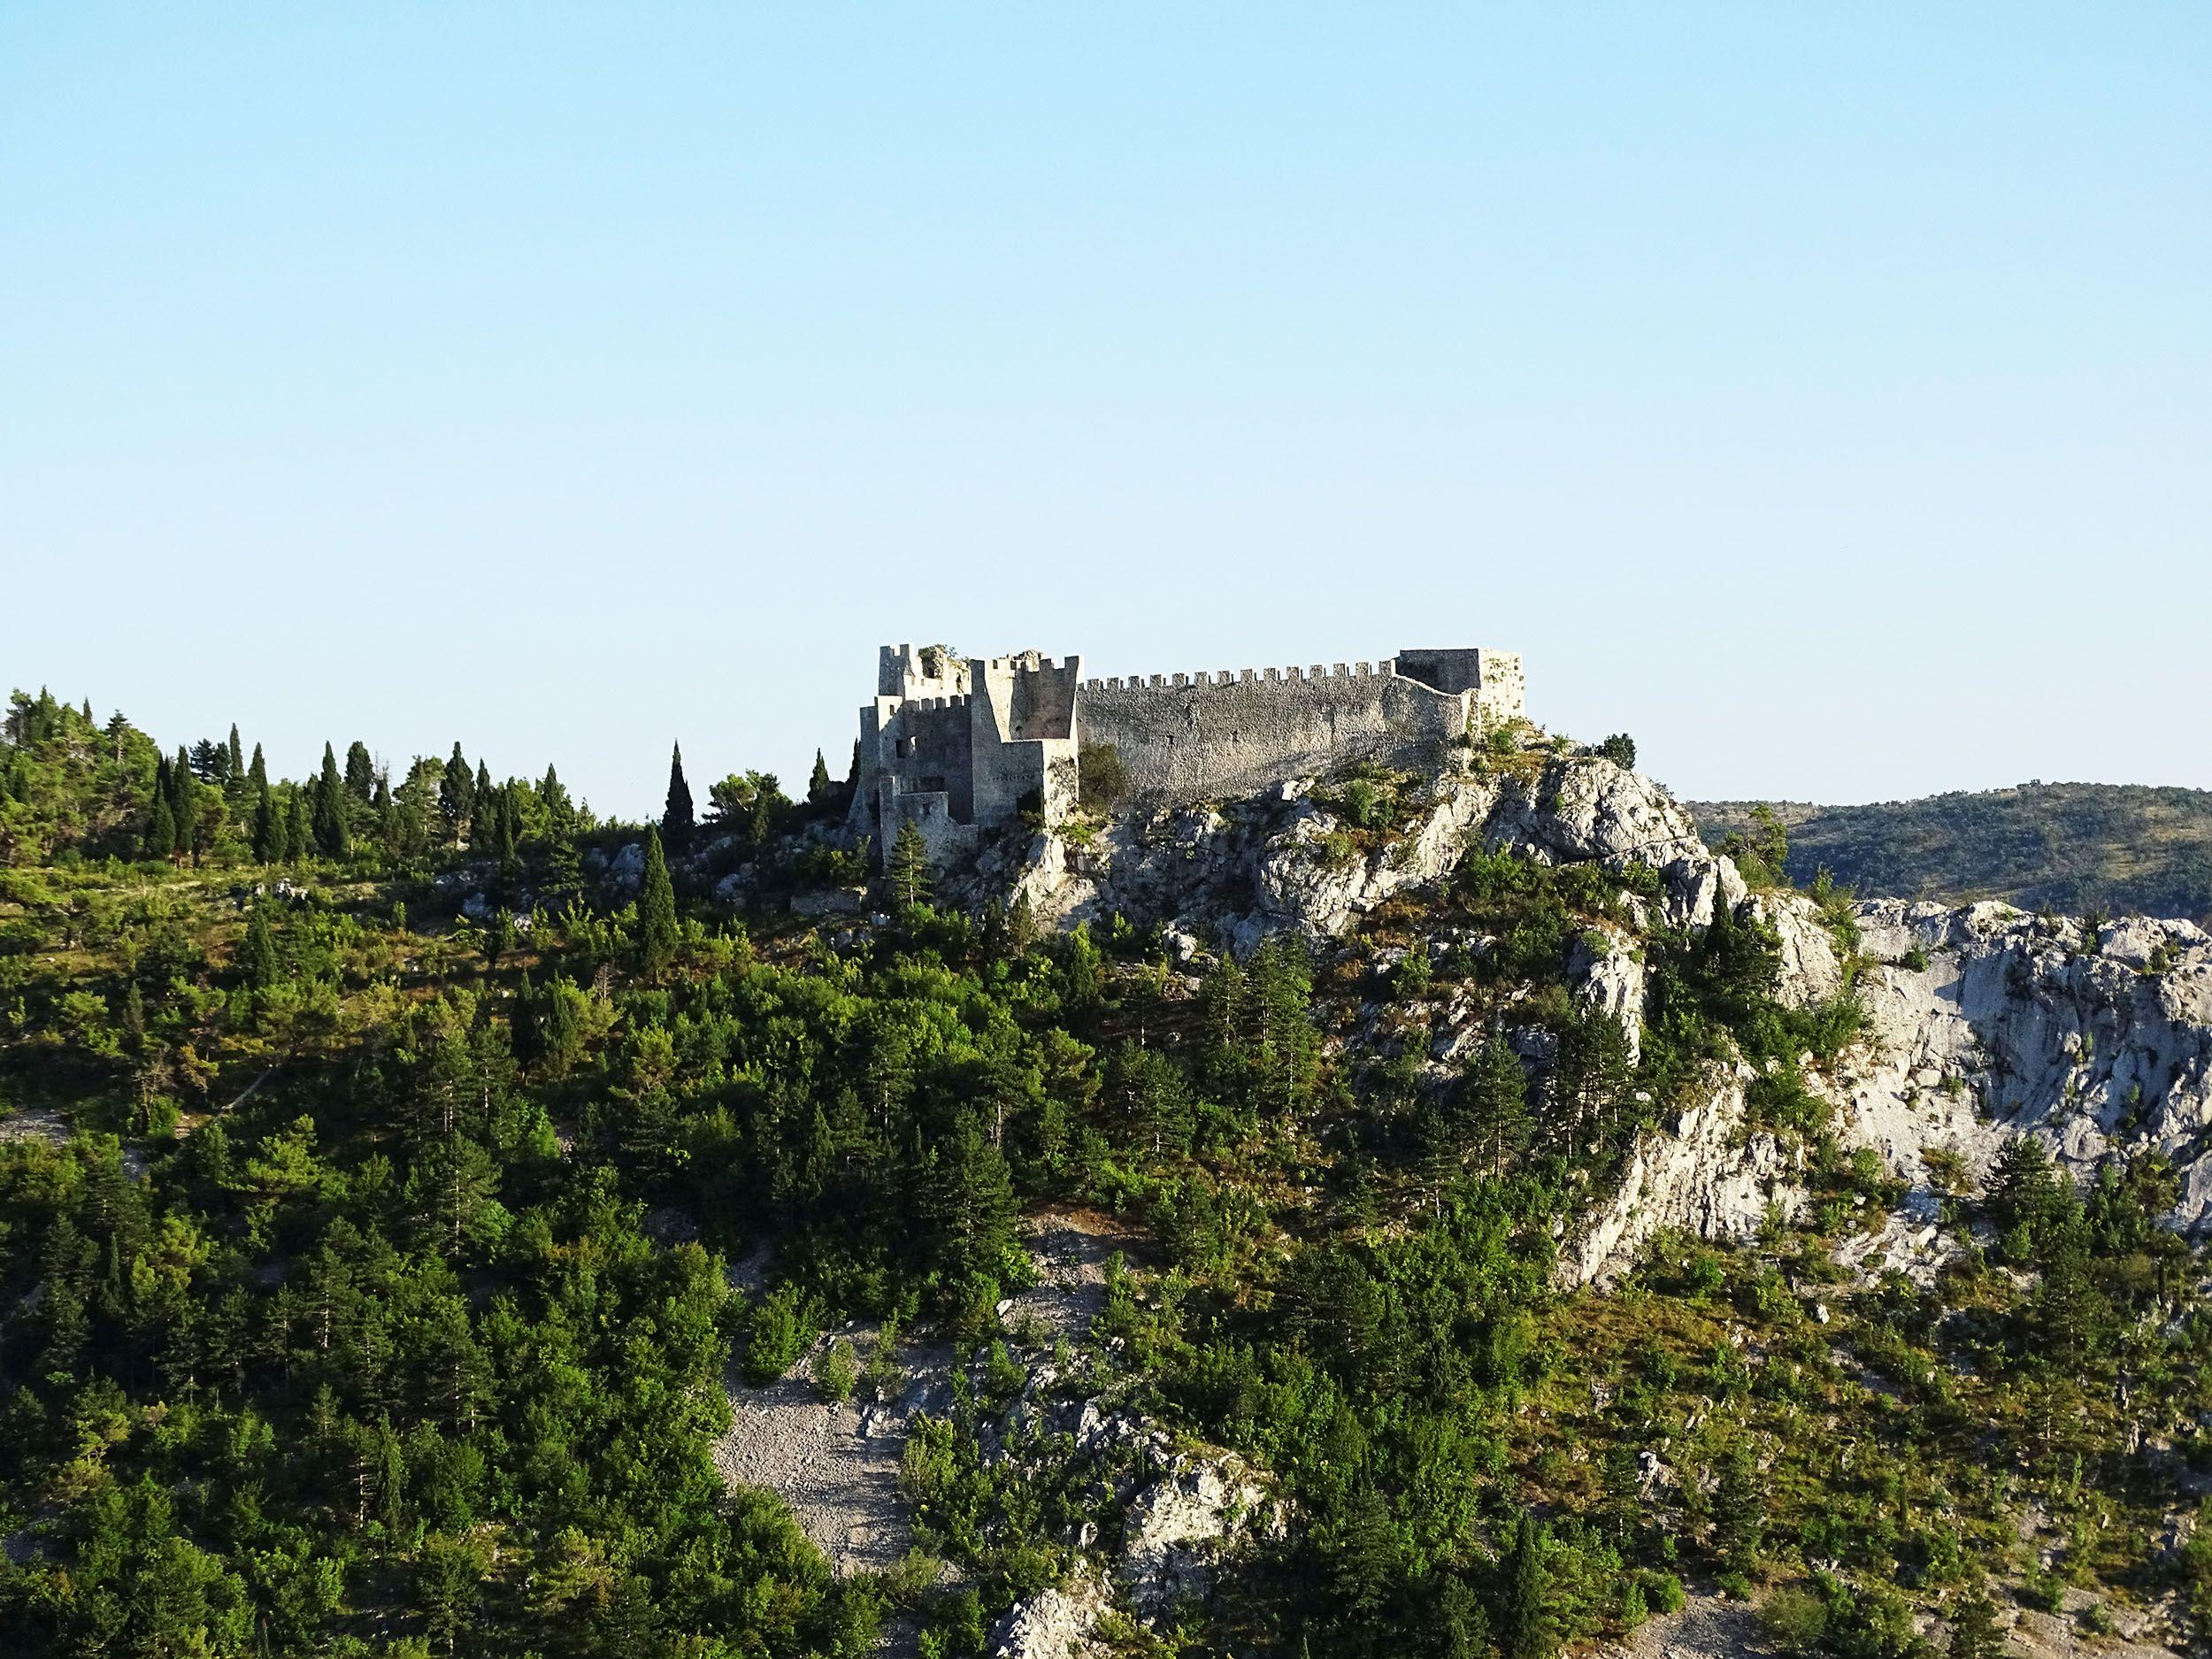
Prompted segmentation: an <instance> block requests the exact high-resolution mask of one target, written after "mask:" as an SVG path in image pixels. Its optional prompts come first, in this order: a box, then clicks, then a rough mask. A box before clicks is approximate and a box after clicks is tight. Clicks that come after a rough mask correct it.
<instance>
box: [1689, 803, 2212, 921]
mask: <svg viewBox="0 0 2212 1659" xmlns="http://www.w3.org/2000/svg"><path fill="white" fill-rule="evenodd" d="M1757 804H1758V803H1754V802H1748V801H1708V802H1697V803H1692V804H1691V808H1690V810H1691V811H1692V812H1693V813H1694V815H1695V817H1696V819H1697V824H1698V828H1699V829H1700V831H1701V832H1702V833H1703V834H1704V835H1705V837H1706V839H1707V840H1709V841H1711V842H1713V843H1714V844H1715V845H1716V846H1717V845H1719V844H1720V842H1721V841H1723V840H1724V838H1725V837H1726V836H1727V835H1729V834H1730V833H1743V832H1745V831H1747V830H1748V829H1749V828H1750V827H1751V814H1752V810H1753V809H1754V807H1755V805H1757ZM1770 807H1771V810H1772V811H1773V812H1774V814H1775V816H1776V817H1777V818H1779V819H1780V820H1781V821H1782V823H1783V825H1784V826H1785V827H1786V829H1787V831H1788V833H1789V844H1790V845H1789V857H1788V872H1789V874H1790V876H1791V877H1792V879H1795V880H1797V881H1800V882H1807V881H1810V880H1811V879H1813V875H1814V872H1816V871H1818V870H1823V869H1824V870H1826V871H1828V872H1830V873H1831V874H1832V876H1833V877H1834V878H1835V879H1836V880H1837V881H1839V882H1840V883H1842V884H1843V885H1844V886H1846V887H1852V888H1854V889H1855V890H1856V891H1857V892H1859V893H1862V894H1868V895H1875V894H1882V895H1894V896H1898V897H1902V898H1909V899H1914V898H1930V899H1941V900H1946V901H1948V902H1954V903H1960V902H1970V901H1972V900H1975V899H1984V898H1989V899H2002V900H2003V901H2005V902H2007V903H2008V904H2016V905H2018V906H2019V907H2020V908H2021V909H2023V910H2042V909H2046V908H2048V909H2051V910H2059V911H2062V912H2064V913H2066V914H2069V915H2080V914H2082V913H2084V912H2086V911H2091V910H2094V911H2098V912H2100V913H2102V914H2104V915H2108V916H2109V915H2118V914H2121V913H2124V912H2127V911H2136V912H2139V913H2140V914H2143V915H2147V916H2177V917H2185V918H2189V919H2190V920H2193V921H2200V922H2201V921H2205V920H2208V919H2212V791H2207V790H2202V789H2178V788H2153V787H2145V786H2140V785H2133V784H2129V785H2115V784H2090V783H2048V784H2045V783H2038V784H2023V785H2021V786H2020V787H2017V788H2013V789H1990V790H1984V791H1981V792H1978V793H1973V794H1963V793H1962V794H1952V795H1930V796H1927V797H1925V798H1924V799H1922V800H1917V801H1886V802H1880V803H1875V804H1872V805H1868V806H1814V805H1810V804H1807V803H1799V802H1775V803H1770Z"/></svg>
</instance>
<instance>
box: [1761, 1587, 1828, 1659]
mask: <svg viewBox="0 0 2212 1659" xmlns="http://www.w3.org/2000/svg"><path fill="white" fill-rule="evenodd" d="M1759 1624H1760V1628H1761V1629H1763V1631H1764V1632H1766V1637H1767V1640H1769V1641H1770V1642H1772V1643H1773V1644H1774V1645H1775V1647H1778V1648H1779V1649H1780V1650H1781V1651H1782V1652H1784V1653H1786V1654H1809V1653H1811V1652H1812V1651H1814V1649H1816V1647H1819V1645H1820V1639H1821V1638H1822V1637H1824V1636H1825V1635H1826V1634H1827V1633H1828V1603H1827V1601H1825V1600H1824V1598H1823V1597H1821V1596H1818V1595H1816V1594H1814V1593H1813V1592H1812V1591H1810V1590H1809V1589H1807V1588H1806V1587H1805V1586H1803V1585H1798V1584H1790V1585H1784V1586H1782V1587H1781V1588H1780V1589H1778V1590H1776V1591H1775V1592H1773V1593H1772V1594H1770V1595H1769V1596H1768V1597H1767V1599H1766V1600H1765V1601H1762V1602H1761V1603H1760V1604H1759Z"/></svg>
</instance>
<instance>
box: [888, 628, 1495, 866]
mask: <svg viewBox="0 0 2212 1659" xmlns="http://www.w3.org/2000/svg"><path fill="white" fill-rule="evenodd" d="M1521 713H1522V679H1521V659H1520V657H1518V656H1517V655H1516V654H1515V653H1513V652H1511V651H1493V650H1484V649H1475V648H1467V649H1455V650H1407V651H1401V652H1399V653H1398V655H1397V656H1396V657H1393V658H1391V659H1388V660H1386V661H1384V662H1379V663H1372V664H1370V663H1355V664H1343V663H1338V664H1335V665H1334V666H1333V667H1326V668H1325V667H1324V666H1323V665H1322V664H1318V663H1316V664H1313V665H1312V666H1311V667H1308V668H1296V667H1294V668H1247V669H1242V670H1238V671H1230V670H1222V671H1219V672H1208V671H1201V672H1197V673H1194V674H1152V675H1149V676H1131V677H1130V678H1128V679H1125V680H1116V679H1109V680H1086V679H1084V678H1083V659H1082V658H1081V657H1067V658H1065V659H1064V660H1063V661H1060V662H1057V663H1056V662H1054V661H1053V660H1052V659H1051V658H1050V657H1044V656H1041V655H1040V654H1039V653H1037V652H1035V651H1025V652H1022V653H1020V654H1018V655H1017V656H1012V657H986V658H976V659H969V658H965V657H961V656H959V655H958V654H957V653H956V652H954V651H952V650H950V649H948V648H946V647H944V646H941V645H926V646H920V647H916V646H912V645H887V646H885V647H883V648H882V649H881V651H880V653H879V661H878V664H877V670H876V695H875V700H874V701H873V702H872V703H867V704H865V705H864V706H863V707H862V709H861V710H860V764H859V769H858V773H857V777H856V788H855V790H854V794H853V806H852V818H851V827H852V829H853V831H854V832H855V833H857V834H863V835H869V836H872V837H874V838H875V846H876V849H877V852H878V855H879V856H880V855H881V854H882V853H883V852H884V851H886V850H887V849H889V847H890V845H891V842H892V840H893V838H894V837H895V836H896V835H897V834H898V833H899V829H900V827H901V826H902V825H905V824H912V825H913V826H915V827H916V828H917V829H918V831H919V832H920V833H921V835H922V838H923V841H925V842H926V844H927V846H928V848H929V849H930V852H931V855H932V856H933V857H937V858H946V857H952V856H959V855H961V854H963V853H964V852H967V851H969V850H970V849H972V847H973V845H974V842H975V840H976V838H977V835H978V834H979V833H980V832H982V831H985V830H987V829H991V828H994V827H997V826H1004V825H1007V824H1010V823H1012V822H1014V821H1016V820H1017V819H1019V818H1023V817H1024V816H1025V815H1026V816H1028V817H1029V818H1030V819H1031V820H1032V821H1033V822H1035V823H1038V824H1041V826H1044V827H1046V828H1050V827H1052V826H1056V825H1058V824H1061V823H1063V822H1064V821H1066V819H1067V818H1069V816H1070V815H1071V814H1072V813H1073V812H1074V811H1075V810H1077V806H1078V803H1079V800H1080V799H1081V798H1082V796H1083V795H1084V794H1085V791H1084V781H1085V769H1086V767H1088V768H1090V770H1091V772H1092V773H1093V774H1094V782H1096V781H1098V780H1101V779H1103V778H1104V777H1106V776H1108V775H1109V774H1110V776H1111V779H1112V781H1113V785H1114V787H1113V789H1112V790H1111V794H1112V795H1113V797H1114V800H1115V803H1116V804H1118V805H1122V806H1128V807H1135V808H1142V809H1156V808H1162V807H1177V806H1188V805H1192V804H1194V803H1197V802H1201V801H1211V800H1228V799H1233V798H1236V797H1239V796H1242V795H1252V794H1255V793H1256V792H1257V791H1259V790H1262V789H1264V788H1266V787H1269V786H1270V785H1271V784H1276V783H1279V782H1281V781H1282V780H1285V779H1289V778H1312V777H1322V776H1326V775H1327V774H1329V773H1331V772H1337V771H1340V770H1342V769H1343V768H1345V767H1347V766H1351V765H1356V764H1380V765H1386V766H1394V767H1400V768H1406V769H1421V768H1433V767H1435V766H1436V765H1437V764H1438V763H1439V760H1440V756H1441V755H1442V753H1443V752H1444V749H1445V748H1446V746H1448V744H1450V743H1451V742H1452V741H1454V740H1455V739H1458V738H1461V737H1463V736H1464V735H1466V734H1467V733H1469V732H1471V731H1473V730H1478V729H1480V728H1483V727H1486V726H1495V725H1497V724H1500V723H1502V722H1504V721H1507V720H1512V719H1517V718H1520V716H1521Z"/></svg>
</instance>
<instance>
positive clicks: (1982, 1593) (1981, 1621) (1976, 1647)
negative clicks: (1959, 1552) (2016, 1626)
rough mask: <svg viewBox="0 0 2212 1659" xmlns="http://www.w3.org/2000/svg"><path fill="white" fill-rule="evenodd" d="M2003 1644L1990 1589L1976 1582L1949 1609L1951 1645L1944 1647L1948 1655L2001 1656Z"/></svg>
mask: <svg viewBox="0 0 2212 1659" xmlns="http://www.w3.org/2000/svg"><path fill="white" fill-rule="evenodd" d="M2005 1646H2006V1644H2005V1635H2004V1632H2002V1631H2001V1630H1999V1629H1998V1628H1997V1609H1995V1608H1994V1607H1993V1606H1992V1605H1991V1604H1990V1600H1989V1592H1988V1591H1987V1590H1985V1589H1984V1588H1983V1587H1982V1586H1980V1585H1976V1586H1974V1588H1973V1589H1972V1590H1971V1591H1970V1592H1969V1593H1968V1594H1967V1595H1966V1597H1965V1599H1964V1600H1962V1601H1960V1602H1959V1603H1958V1604H1957V1605H1956V1607H1955V1608H1954V1609H1952V1613H1951V1645H1950V1647H1948V1648H1947V1649H1946V1650H1945V1651H1946V1652H1947V1654H1948V1655H1949V1659H2000V1655H2002V1654H2003V1653H2004V1651H2005Z"/></svg>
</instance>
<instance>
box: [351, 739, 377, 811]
mask: <svg viewBox="0 0 2212 1659" xmlns="http://www.w3.org/2000/svg"><path fill="white" fill-rule="evenodd" d="M346 793H347V794H348V795H351V796H352V797H353V798H354V800H355V801H356V802H357V803H358V804H360V805H362V806H367V805H368V804H369V803H371V802H373V800H375V798H376V763H375V762H374V761H373V760H371V759H370V758H369V746H368V745H367V744H366V743H364V742H363V741H361V740H360V739H359V738H356V739H354V741H352V742H351V743H349V744H348V745H347V746H346Z"/></svg>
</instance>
